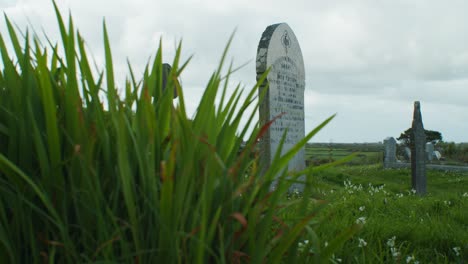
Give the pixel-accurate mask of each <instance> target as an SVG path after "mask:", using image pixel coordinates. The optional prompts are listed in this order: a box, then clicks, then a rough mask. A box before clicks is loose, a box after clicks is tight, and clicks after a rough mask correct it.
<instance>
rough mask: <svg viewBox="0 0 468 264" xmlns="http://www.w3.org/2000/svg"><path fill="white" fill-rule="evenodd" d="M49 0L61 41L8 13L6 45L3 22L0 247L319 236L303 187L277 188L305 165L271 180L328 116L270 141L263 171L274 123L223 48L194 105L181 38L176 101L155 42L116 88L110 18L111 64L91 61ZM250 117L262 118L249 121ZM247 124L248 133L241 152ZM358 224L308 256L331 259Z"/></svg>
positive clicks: (271, 241)
mask: <svg viewBox="0 0 468 264" xmlns="http://www.w3.org/2000/svg"><path fill="white" fill-rule="evenodd" d="M55 8H56V14H57V20H58V25H59V28H60V32H61V37H62V40H61V44H60V45H59V44H52V43H49V46H50V47H49V48H47V47H44V46H43V45H41V44H40V42H39V41H38V39H37V38H36V37H35V36H33V37H32V38H31V37H30V35H29V34H28V33H27V32H26V33H25V34H24V35H23V39H19V38H18V34H17V32H16V31H15V29H14V28H13V26H12V23H11V22H10V21H9V20H8V19H6V23H7V27H8V33H9V39H10V41H11V45H12V46H13V54H9V53H8V50H7V45H6V44H7V42H5V38H4V36H2V35H0V52H1V58H2V65H3V66H2V67H3V68H1V69H0V70H1V71H0V259H1V260H2V261H3V260H4V261H5V262H6V263H44V262H48V263H81V262H108V261H112V262H123V263H129V262H135V263H156V262H158V263H213V262H216V263H226V262H233V263H239V262H251V263H278V262H281V261H284V262H287V263H292V262H297V261H299V262H301V261H302V262H304V261H303V260H301V254H298V247H297V241H298V239H299V237H300V236H303V235H304V234H308V235H309V236H310V237H311V239H312V240H313V241H314V244H316V245H319V244H320V243H319V239H318V238H317V236H316V234H315V232H314V229H313V228H312V227H313V225H314V224H316V223H317V220H316V219H315V218H314V215H315V214H316V212H317V211H318V208H320V207H319V206H315V207H313V208H310V207H308V206H306V205H308V204H310V201H311V199H308V198H307V199H306V198H304V199H302V200H300V201H298V202H297V201H296V202H293V203H291V202H290V201H289V200H286V199H283V198H284V197H285V196H286V193H287V191H288V188H289V186H290V184H291V183H292V182H294V179H295V178H297V177H298V176H299V175H303V174H307V173H308V172H307V171H306V172H301V173H297V174H295V175H288V177H289V179H290V180H280V184H279V185H278V186H277V189H276V190H275V191H274V192H271V191H270V184H271V182H272V180H273V178H274V177H275V176H277V175H279V174H280V175H282V176H281V177H283V179H284V177H285V176H286V174H287V173H286V171H287V170H286V167H287V162H288V160H289V159H290V158H291V157H292V156H293V155H294V154H295V153H296V152H297V151H298V150H299V149H300V148H301V147H302V146H304V145H305V144H306V142H307V141H308V140H309V139H310V138H311V137H312V136H313V135H314V134H315V133H316V132H317V131H318V130H319V129H320V128H321V127H323V126H324V125H325V124H326V123H327V122H329V121H330V120H331V118H330V119H328V120H326V121H325V122H324V123H323V124H321V125H320V126H319V127H318V128H317V129H315V130H314V131H312V132H311V133H309V134H308V135H307V136H306V138H304V139H303V140H302V141H301V142H299V143H298V145H297V146H296V147H295V148H293V149H292V150H290V151H289V152H287V153H286V154H285V155H284V156H282V157H280V155H276V159H275V161H274V162H273V165H272V166H271V167H269V168H268V169H267V170H266V172H265V173H264V174H263V175H260V170H259V168H258V162H257V160H258V159H257V157H256V155H257V154H256V153H255V152H254V150H255V145H256V143H257V142H258V140H259V139H260V138H261V137H262V135H263V133H264V132H265V131H266V129H267V128H268V125H267V126H265V127H258V125H257V124H255V122H254V121H253V120H254V116H255V113H256V111H257V108H258V105H256V102H257V100H255V98H254V97H255V95H256V94H257V93H258V90H257V88H258V85H256V86H255V87H253V88H252V89H251V90H250V91H249V92H248V94H247V96H246V99H245V101H242V100H240V98H241V94H242V90H241V89H239V88H237V89H236V90H235V92H234V94H233V95H231V96H228V95H227V94H226V87H227V84H228V81H229V76H230V74H231V72H232V70H231V68H229V69H228V70H227V73H226V74H225V75H222V65H223V60H224V57H225V55H226V52H225V53H224V54H223V57H222V59H221V63H220V66H219V68H218V69H217V70H216V71H215V72H214V73H213V75H212V77H211V79H210V80H209V82H208V84H207V86H206V90H205V93H204V94H203V97H202V99H201V102H200V104H199V106H198V109H197V112H196V114H195V115H194V117H193V118H192V119H189V118H188V117H187V114H186V111H185V103H184V95H183V91H182V89H181V87H180V86H179V85H178V82H177V81H176V80H177V78H178V77H179V76H180V74H181V72H182V70H183V69H184V68H185V66H186V65H187V62H186V63H183V64H181V63H180V62H179V57H180V46H179V49H178V51H177V55H176V56H175V58H174V61H173V62H172V66H173V67H172V71H171V72H170V75H169V81H168V83H167V86H168V87H173V86H175V87H176V90H177V93H178V95H179V99H178V102H177V106H174V102H173V89H163V87H162V62H163V59H162V51H161V47H159V49H158V51H157V54H156V56H155V58H154V60H153V62H152V63H151V65H147V67H146V69H145V72H144V76H143V78H142V79H141V81H140V80H138V79H136V78H135V76H134V74H133V71H132V69H131V67H130V65H129V71H130V79H129V80H128V81H127V82H126V84H125V94H124V95H123V96H119V93H118V91H117V89H116V84H115V81H114V73H113V63H112V55H111V48H110V45H109V40H108V36H107V30H106V27H105V25H104V47H105V70H104V71H99V73H98V74H97V75H96V74H95V71H93V70H91V67H90V61H89V60H88V55H87V53H86V49H85V48H84V47H85V43H84V40H83V39H82V38H81V36H80V35H79V33H77V32H75V30H74V26H73V22H72V19H71V18H70V20H69V23H68V27H66V26H65V24H64V22H63V20H62V17H61V15H60V13H59V12H58V9H57V7H55ZM20 42H22V43H24V44H23V45H21V44H20ZM60 54H64V56H61V55H60ZM262 81H263V80H260V82H259V83H261V82H262ZM102 95H105V96H106V98H105V100H102V99H101V98H100V96H102ZM121 97H122V98H121ZM217 97H221V102H220V103H219V104H218V106H215V98H217ZM252 104H253V105H254V106H255V107H253V108H254V109H253V110H252V112H247V108H248V107H249V106H250V105H252ZM242 116H247V117H249V118H248V122H247V125H246V126H245V127H240V126H239V123H240V119H241V117H242ZM249 126H253V127H255V129H253V131H252V132H251V133H250V134H248V132H247V131H248V127H249ZM243 138H247V139H248V140H247V143H246V146H245V148H243V150H242V151H241V152H240V153H239V149H240V146H241V143H242V139H243ZM283 140H284V138H283ZM307 192H310V188H309V184H308V183H306V189H305V193H307ZM305 197H308V196H305ZM292 204H296V205H297V204H301V205H302V206H300V208H301V209H300V210H299V211H298V214H299V215H300V217H299V218H297V219H295V220H294V221H289V222H287V223H286V222H285V221H283V219H282V215H283V214H284V212H287V210H289V208H290V207H291V205H292ZM312 220H314V221H312ZM357 228H359V225H356V226H354V227H353V228H352V229H351V231H348V232H347V233H346V234H344V235H343V236H338V237H337V238H336V239H335V240H334V245H335V246H334V247H331V248H328V249H326V250H323V251H321V250H320V248H316V250H315V253H314V254H313V257H312V258H311V257H310V256H307V258H309V259H311V261H316V262H322V261H325V260H328V259H329V258H330V256H331V255H332V253H333V251H334V250H336V249H337V248H339V246H340V244H342V243H343V241H344V240H345V239H346V238H348V237H349V236H350V235H351V234H352V232H353V230H357Z"/></svg>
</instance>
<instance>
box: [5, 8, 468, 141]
mask: <svg viewBox="0 0 468 264" xmlns="http://www.w3.org/2000/svg"><path fill="white" fill-rule="evenodd" d="M57 2H58V5H59V7H60V9H61V10H62V14H63V15H64V16H65V17H66V15H67V10H69V9H70V10H71V12H72V14H73V18H74V20H75V24H76V26H77V27H78V28H79V29H80V32H81V34H82V35H83V36H84V38H85V40H86V43H87V45H88V47H89V49H90V50H91V51H92V53H93V54H94V56H95V58H96V61H97V63H98V64H100V65H102V63H103V48H102V43H103V41H102V21H103V17H105V20H106V23H107V27H108V30H109V36H110V40H111V44H112V49H113V55H114V61H115V63H116V67H115V68H116V72H117V74H116V76H118V77H117V78H118V80H119V81H121V82H122V81H123V80H124V78H125V74H126V72H127V66H126V60H127V58H128V59H129V60H130V62H131V63H132V65H133V67H134V68H135V72H136V73H137V74H138V73H141V72H142V70H143V67H144V65H145V64H146V63H147V61H148V58H149V57H150V56H153V55H154V54H155V52H156V49H157V46H158V43H159V39H160V38H161V37H162V39H163V47H164V54H163V55H164V57H165V60H166V61H169V62H170V61H172V58H173V56H174V52H175V50H174V43H177V42H178V41H179V40H181V39H182V40H183V59H187V58H188V57H189V56H190V55H192V54H193V55H194V58H193V60H192V62H191V63H190V65H189V67H188V68H187V70H186V71H185V72H184V73H183V76H182V83H183V84H184V89H185V92H186V94H187V97H189V98H191V100H190V104H191V105H190V107H189V109H191V111H195V108H196V104H197V103H198V100H199V98H200V97H201V95H202V91H203V87H204V86H205V84H206V82H207V81H208V79H209V76H210V75H211V73H212V72H213V70H214V69H215V68H216V67H217V64H218V62H219V59H220V55H221V53H222V51H223V49H224V46H225V45H226V43H227V40H228V38H229V36H230V35H231V33H232V32H233V31H234V29H236V28H237V33H236V36H235V38H234V40H233V42H232V46H231V49H230V53H229V59H228V62H229V61H230V59H231V58H234V62H235V64H236V65H240V64H242V63H244V62H246V61H249V60H255V56H256V50H257V45H258V41H259V39H260V36H261V34H262V32H263V30H264V29H265V28H266V27H267V26H268V25H269V24H273V23H278V22H287V23H288V24H289V25H290V26H291V28H292V29H293V30H294V31H295V34H296V36H297V38H298V40H299V42H300V44H301V48H302V52H303V55H304V61H305V68H306V89H307V91H306V94H305V102H306V105H305V109H306V129H312V128H313V127H314V126H315V125H316V124H318V123H319V122H321V121H322V120H324V119H325V118H326V117H328V116H330V115H331V114H333V113H335V112H338V116H337V118H336V119H335V120H334V121H333V122H332V123H331V124H330V125H329V126H328V127H327V128H326V129H325V130H324V131H322V132H321V133H320V134H319V135H317V138H316V139H317V140H322V141H328V140H330V139H333V141H334V142H339V141H358V142H359V141H378V140H382V139H383V138H385V137H386V136H398V135H399V133H400V132H401V131H403V130H404V129H406V128H408V127H409V126H410V124H411V117H412V105H413V104H412V103H413V101H415V100H421V103H422V108H423V110H422V111H423V118H424V122H425V124H427V128H429V129H432V128H433V129H438V130H440V131H441V132H442V133H443V134H444V135H445V136H446V138H447V139H448V140H455V141H468V137H467V133H466V131H468V127H467V125H463V124H464V123H468V122H466V120H467V119H468V114H466V113H468V106H467V104H466V98H468V89H467V86H468V46H467V45H466V43H468V17H467V16H466V10H468V2H466V1H462V0H454V1H445V2H444V1H431V0H425V1H423V0H396V1H374V0H367V1H365V0H349V1H333V0H330V1H321V0H320V1H319V0H313V1H305V0H304V1H294V3H292V2H288V1H279V0H272V1H266V0H261V1H246V0H239V1H228V0H217V1H215V0H183V1H145V0H132V1H130V0H113V1H110V0H103V1H94V0H93V1H91V0H63V1H57ZM0 9H1V11H4V12H5V13H6V14H7V15H8V16H9V17H10V18H11V19H12V20H13V21H14V22H15V23H16V24H17V25H18V26H19V27H20V28H25V26H26V25H27V24H28V21H30V23H31V24H32V25H33V26H34V28H35V29H36V30H38V31H39V32H40V30H41V29H42V28H44V30H45V31H46V32H47V34H48V35H49V37H50V38H51V39H54V40H55V41H59V38H58V26H57V23H56V21H55V15H54V12H53V8H52V3H51V1H49V0H18V1H14V0H2V1H1V2H0ZM0 32H2V33H6V28H5V25H4V23H0ZM233 81H235V82H237V81H241V82H242V83H244V84H246V85H247V87H249V86H251V85H253V83H254V82H255V63H254V61H252V62H251V63H250V64H248V65H247V66H246V67H244V68H243V69H241V70H240V71H239V72H237V73H236V74H235V75H234V76H233Z"/></svg>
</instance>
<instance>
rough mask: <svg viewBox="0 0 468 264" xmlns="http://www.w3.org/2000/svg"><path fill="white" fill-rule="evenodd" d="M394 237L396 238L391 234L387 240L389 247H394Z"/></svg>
mask: <svg viewBox="0 0 468 264" xmlns="http://www.w3.org/2000/svg"><path fill="white" fill-rule="evenodd" d="M395 239H396V237H395V236H393V237H392V238H389V239H388V240H387V246H389V247H394V246H395Z"/></svg>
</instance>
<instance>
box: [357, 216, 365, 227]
mask: <svg viewBox="0 0 468 264" xmlns="http://www.w3.org/2000/svg"><path fill="white" fill-rule="evenodd" d="M365 223H366V218H365V217H364V216H361V217H359V218H358V219H356V224H362V225H364V224H365Z"/></svg>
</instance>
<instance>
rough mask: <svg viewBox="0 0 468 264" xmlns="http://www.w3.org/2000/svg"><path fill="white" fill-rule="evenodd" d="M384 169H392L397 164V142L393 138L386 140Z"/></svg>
mask: <svg viewBox="0 0 468 264" xmlns="http://www.w3.org/2000/svg"><path fill="white" fill-rule="evenodd" d="M384 148H385V152H384V168H390V167H391V165H392V164H394V163H396V162H397V159H396V140H395V138H393V137H388V138H386V139H384Z"/></svg>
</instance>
